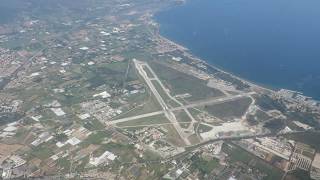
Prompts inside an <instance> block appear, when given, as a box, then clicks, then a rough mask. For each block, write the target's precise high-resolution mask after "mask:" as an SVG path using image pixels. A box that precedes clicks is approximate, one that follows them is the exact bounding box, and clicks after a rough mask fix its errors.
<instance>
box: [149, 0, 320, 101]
mask: <svg viewBox="0 0 320 180" xmlns="http://www.w3.org/2000/svg"><path fill="white" fill-rule="evenodd" d="M184 3H187V1H186V2H184ZM184 3H182V4H184ZM178 6H181V5H178ZM169 8H170V7H169ZM160 11H162V10H160ZM160 11H157V12H154V13H153V14H152V15H151V18H150V20H151V21H152V22H153V23H155V24H156V25H157V31H156V34H155V36H156V37H158V39H161V40H162V41H166V42H167V43H169V44H171V45H173V46H175V47H176V49H179V50H181V51H182V52H183V53H185V54H186V55H188V57H189V58H190V59H192V60H195V61H199V62H201V63H202V64H204V65H205V66H207V67H211V68H213V69H216V70H218V71H220V72H222V73H225V74H228V75H230V76H231V77H232V78H234V79H237V80H239V81H242V82H243V83H246V84H248V85H249V86H251V88H253V89H258V90H263V91H266V92H269V93H276V92H278V91H280V90H288V91H290V92H295V93H297V94H302V95H303V96H305V97H307V98H311V99H312V100H315V101H319V99H317V98H316V97H313V96H308V95H305V94H304V93H303V92H301V91H297V90H293V89H291V88H288V87H283V86H272V85H266V84H263V83H259V82H255V81H251V80H249V79H246V78H243V77H241V75H239V74H234V73H233V72H231V71H229V70H227V69H224V68H223V67H220V66H218V65H216V64H214V63H210V62H209V61H207V60H206V59H205V58H203V57H201V56H199V55H196V54H195V53H193V52H192V50H190V49H189V48H188V47H186V46H185V45H183V44H181V43H179V42H175V40H174V39H172V38H170V37H166V36H165V35H163V34H162V33H161V31H160V29H161V23H160V22H159V21H158V20H157V19H156V18H155V16H157V13H159V12H160Z"/></svg>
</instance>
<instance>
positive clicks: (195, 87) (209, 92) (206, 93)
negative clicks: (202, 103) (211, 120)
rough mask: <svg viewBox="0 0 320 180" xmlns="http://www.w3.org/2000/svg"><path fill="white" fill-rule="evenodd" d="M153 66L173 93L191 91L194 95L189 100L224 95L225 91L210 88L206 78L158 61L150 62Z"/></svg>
mask: <svg viewBox="0 0 320 180" xmlns="http://www.w3.org/2000/svg"><path fill="white" fill-rule="evenodd" d="M149 65H150V66H151V68H152V69H153V70H154V71H155V73H157V75H158V77H159V78H160V79H161V80H162V81H163V83H164V84H165V85H166V86H167V87H168V88H169V89H170V90H171V92H172V93H173V94H172V95H176V94H185V93H189V94H191V95H192V96H191V97H190V98H187V100H189V101H194V100H201V99H205V98H208V97H218V96H222V95H223V93H222V92H221V91H219V90H217V89H213V88H209V87H208V86H207V85H206V84H207V82H206V81H204V80H200V79H198V78H196V77H193V76H191V75H188V74H185V73H182V72H179V71H177V70H175V69H172V68H169V67H168V66H165V65H162V64H160V63H156V62H149Z"/></svg>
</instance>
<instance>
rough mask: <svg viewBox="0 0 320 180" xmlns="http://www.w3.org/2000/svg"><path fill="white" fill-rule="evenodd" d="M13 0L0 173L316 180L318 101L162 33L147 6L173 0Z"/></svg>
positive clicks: (319, 171)
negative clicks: (221, 63) (244, 73)
mask: <svg viewBox="0 0 320 180" xmlns="http://www.w3.org/2000/svg"><path fill="white" fill-rule="evenodd" d="M16 1H17V0H13V4H14V2H16ZM16 3H18V4H19V5H18V6H19V10H21V12H22V13H21V14H20V15H19V16H18V17H16V19H15V21H12V22H8V23H5V24H0V62H1V63H0V120H1V121H0V169H1V177H2V179H190V180H192V179H217V180H220V179H221V180H223V179H226V180H234V179H236V180H238V179H239V180H242V179H252V180H255V179H258V180H260V179H261V180H262V179H288V180H289V179H301V177H308V178H311V179H314V180H318V179H320V141H319V138H318V136H319V135H320V102H319V101H317V100H314V99H312V98H311V97H307V96H305V95H303V94H302V93H300V92H296V91H292V90H286V89H280V90H272V89H268V88H265V87H262V86H260V85H257V84H254V83H252V82H249V81H247V80H245V79H242V78H240V77H237V76H235V75H233V74H231V73H229V72H226V71H224V70H222V69H219V68H217V67H215V66H212V65H210V64H208V63H206V62H205V61H204V60H202V59H199V58H198V57H195V56H194V55H192V53H191V52H190V51H189V50H188V49H187V48H185V47H182V46H181V45H179V44H176V43H175V42H172V41H171V40H169V39H167V38H165V37H162V36H161V35H160V33H159V28H160V25H159V24H158V23H157V22H156V21H155V20H154V15H155V13H157V12H158V11H161V10H163V9H166V8H169V7H171V6H177V5H180V4H181V3H184V2H183V1H173V0H150V1H149V0H138V1H135V0H110V1H101V0H79V3H76V4H74V2H72V1H70V0H66V1H62V0H59V1H57V2H47V3H40V2H35V1H30V0H26V1H24V2H21V1H17V2H16ZM20 3H22V4H20ZM30 9H32V11H30ZM49 9H50V12H49V13H50V16H47V15H45V13H47V11H49ZM44 11H46V12H44ZM37 14H40V15H39V16H37Z"/></svg>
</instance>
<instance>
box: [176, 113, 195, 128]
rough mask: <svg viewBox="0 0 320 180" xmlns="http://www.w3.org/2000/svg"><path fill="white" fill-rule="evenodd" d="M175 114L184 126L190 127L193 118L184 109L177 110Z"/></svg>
mask: <svg viewBox="0 0 320 180" xmlns="http://www.w3.org/2000/svg"><path fill="white" fill-rule="evenodd" d="M174 114H175V116H176V118H177V121H178V122H179V124H180V126H181V127H182V128H187V127H189V125H190V123H191V119H190V117H189V116H188V114H187V113H186V112H185V111H184V110H179V111H175V112H174Z"/></svg>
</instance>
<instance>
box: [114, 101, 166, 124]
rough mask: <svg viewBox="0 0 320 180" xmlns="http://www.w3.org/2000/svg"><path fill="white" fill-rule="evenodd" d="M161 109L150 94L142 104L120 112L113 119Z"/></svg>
mask: <svg viewBox="0 0 320 180" xmlns="http://www.w3.org/2000/svg"><path fill="white" fill-rule="evenodd" d="M161 110H162V109H161V106H160V104H159V103H158V102H157V101H156V99H155V98H154V97H153V96H151V97H148V99H146V100H145V103H144V104H143V105H142V106H137V107H134V108H132V109H130V110H129V111H127V112H123V113H122V114H120V115H119V116H117V117H116V118H115V119H121V118H126V117H131V116H137V115H140V114H146V113H151V112H155V111H161Z"/></svg>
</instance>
